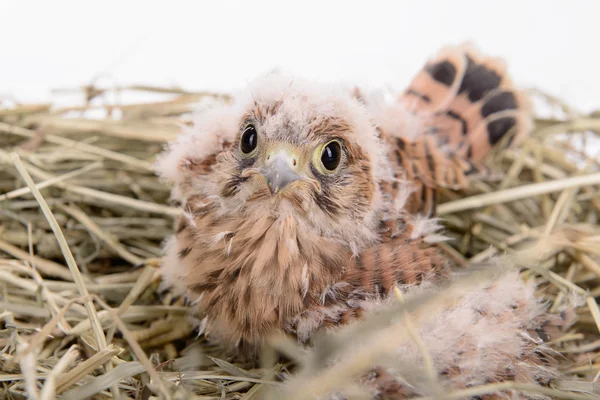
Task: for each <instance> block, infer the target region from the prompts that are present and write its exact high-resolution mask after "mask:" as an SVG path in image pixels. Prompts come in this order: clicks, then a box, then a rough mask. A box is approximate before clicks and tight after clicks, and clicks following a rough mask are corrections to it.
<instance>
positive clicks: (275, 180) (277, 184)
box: [260, 150, 302, 194]
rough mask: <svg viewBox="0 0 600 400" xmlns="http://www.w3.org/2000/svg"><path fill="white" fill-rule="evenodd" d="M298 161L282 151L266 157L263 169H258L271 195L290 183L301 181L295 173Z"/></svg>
mask: <svg viewBox="0 0 600 400" xmlns="http://www.w3.org/2000/svg"><path fill="white" fill-rule="evenodd" d="M297 166H298V160H297V158H296V157H295V156H294V155H291V154H289V153H288V152H286V151H284V150H280V151H279V152H278V153H275V154H271V155H270V156H269V157H267V160H266V162H265V167H264V168H261V169H260V172H261V173H262V175H263V176H264V177H265V178H266V179H267V183H268V185H269V189H270V190H271V194H276V193H278V192H279V191H280V190H282V189H283V188H285V187H286V186H287V185H289V184H290V183H292V182H294V181H297V180H299V179H302V177H301V176H300V175H298V172H297Z"/></svg>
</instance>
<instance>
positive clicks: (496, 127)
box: [158, 47, 539, 396]
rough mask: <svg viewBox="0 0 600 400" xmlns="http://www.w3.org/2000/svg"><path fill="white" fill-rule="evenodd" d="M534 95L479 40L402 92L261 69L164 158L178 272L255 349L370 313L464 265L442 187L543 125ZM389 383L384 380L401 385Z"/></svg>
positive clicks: (171, 255)
mask: <svg viewBox="0 0 600 400" xmlns="http://www.w3.org/2000/svg"><path fill="white" fill-rule="evenodd" d="M511 99H512V100H511ZM524 99H525V97H524V96H523V95H522V94H521V93H520V92H518V91H517V90H515V89H514V88H513V87H512V85H511V83H510V81H509V80H508V78H507V76H506V74H505V72H504V69H503V68H502V67H501V64H500V63H498V62H497V61H495V60H491V59H487V58H482V57H480V56H478V55H477V54H476V53H474V52H473V51H472V50H470V49H469V48H466V47H457V48H452V49H447V50H444V51H442V52H441V53H440V54H439V55H438V56H437V57H436V58H434V59H433V60H432V61H430V62H429V63H428V64H427V65H426V66H425V67H424V68H423V70H422V71H421V72H420V73H419V74H418V75H417V77H416V78H415V80H414V81H413V82H412V84H411V85H410V86H409V88H408V89H407V90H406V91H405V93H404V94H402V95H401V96H400V97H399V98H398V101H397V102H396V103H394V104H385V105H382V104H377V102H372V101H371V100H370V99H369V98H368V96H364V95H363V94H362V93H361V92H360V91H358V90H356V91H354V92H352V93H349V92H347V91H345V90H342V89H338V88H336V87H333V86H325V85H317V84H310V83H307V82H303V81H301V80H291V79H287V78H285V77H281V76H278V75H275V76H268V77H266V78H263V79H261V80H259V81H258V82H257V83H256V84H254V85H252V86H250V87H249V88H248V89H247V91H246V94H245V95H244V94H242V95H240V96H239V97H238V98H237V99H236V101H235V102H234V103H233V104H232V105H227V106H223V107H220V108H217V109H214V110H210V111H207V112H205V113H204V114H203V115H201V116H200V118H199V120H198V122H197V123H196V124H195V126H194V127H193V128H191V130H190V131H189V132H187V133H186V134H185V135H183V136H182V137H181V138H180V139H179V140H178V141H176V142H174V143H173V144H171V145H170V147H169V149H168V150H167V151H166V152H165V153H164V154H163V155H162V157H161V158H160V159H159V161H158V170H159V172H160V173H161V175H162V176H163V177H164V178H166V179H168V180H170V181H171V182H172V183H173V185H174V190H173V196H174V197H175V198H176V199H178V200H180V201H181V203H182V209H183V211H184V215H183V216H182V217H181V218H180V219H179V221H178V224H177V228H176V233H175V236H174V237H173V238H172V239H171V240H170V241H169V243H168V245H167V249H166V250H167V255H166V257H165V261H164V263H163V267H162V270H163V275H164V278H165V280H166V282H167V283H168V284H169V285H171V286H172V287H174V288H175V289H176V290H177V291H179V292H180V293H181V294H183V295H185V296H186V297H187V298H188V299H189V300H190V302H191V304H192V309H193V311H194V313H195V314H196V316H197V317H199V318H200V319H202V320H203V323H202V325H203V327H205V328H206V329H205V330H206V332H207V333H208V334H209V336H210V337H211V338H215V339H216V340H218V341H219V342H221V343H223V344H225V345H226V346H228V347H229V348H231V349H235V350H237V351H239V352H244V353H246V354H254V353H256V352H257V351H258V350H259V349H260V347H261V345H262V343H263V340H264V338H265V337H266V336H267V335H268V334H269V333H271V332H273V331H277V330H278V331H283V332H286V333H288V334H292V335H294V336H296V337H297V338H298V339H299V340H300V341H302V342H306V341H308V340H309V339H310V337H311V336H312V335H313V334H314V333H315V332H316V331H317V330H319V329H321V328H332V327H336V326H340V325H344V324H346V323H349V322H351V321H353V320H355V319H358V318H361V316H362V315H363V314H364V312H365V310H366V308H368V307H367V306H368V305H369V304H374V303H377V302H380V301H382V300H385V299H386V298H387V297H388V295H389V293H390V291H391V290H392V289H393V288H394V287H396V286H397V285H413V286H415V285H416V286H418V285H419V284H420V283H422V282H427V283H428V284H432V283H433V282H438V281H440V282H442V281H445V280H447V279H449V277H450V276H451V268H450V264H449V261H448V260H447V259H446V258H445V257H443V256H442V254H441V253H440V252H439V251H438V250H437V249H436V247H434V246H432V243H433V242H435V241H439V240H441V239H440V235H439V233H438V232H437V231H438V226H437V224H436V223H435V220H432V219H430V218H429V217H430V216H432V215H433V214H434V211H435V202H436V199H435V191H436V189H437V188H439V187H447V188H450V189H455V188H462V187H465V186H466V185H467V183H468V180H469V179H470V177H472V176H474V175H485V174H486V173H487V172H488V171H487V170H486V169H485V167H483V166H482V165H481V164H480V160H481V159H482V158H483V157H484V156H485V154H487V152H488V151H489V150H490V149H491V147H492V145H494V144H496V143H497V142H499V141H501V139H502V138H503V137H505V136H507V135H509V134H513V133H515V137H520V136H521V135H522V134H523V132H524V131H525V130H526V129H527V126H528V118H529V108H528V107H529V106H528V103H527V102H526V101H525V100H524ZM496 121H504V123H501V124H499V123H497V122H496ZM249 129H250V131H248V130H249ZM246 132H251V133H250V134H249V135H252V132H255V133H256V135H255V136H253V138H250V139H245V138H243V137H242V135H246ZM244 137H245V136H244ZM242 140H248V141H247V143H246V146H250V147H249V148H250V149H252V150H249V151H246V150H248V149H246V150H244V149H243V147H242V145H241V141H242ZM256 141H257V143H258V144H257V143H256ZM331 141H335V142H336V143H337V144H338V145H339V149H341V150H340V152H341V155H340V156H339V160H337V161H338V162H339V164H338V165H337V166H336V168H335V169H334V170H329V169H328V168H327V167H325V162H324V161H323V160H324V159H323V157H325V151H326V147H327V146H329V143H330V142H331ZM513 143H516V141H515V140H513ZM252 146H254V147H252ZM333 149H334V150H335V146H334V147H333ZM332 154H333V153H332ZM331 157H333V156H331ZM319 160H321V161H319ZM280 175H281V176H283V177H284V178H281V176H280ZM280 179H285V182H284V184H282V185H280V183H279V182H280ZM515 284H517V285H518V283H516V281H515ZM530 300H531V301H532V302H535V300H534V299H533V298H531V299H530ZM508 318H509V319H510V318H518V317H514V316H513V315H509V316H508ZM524 326H525V325H524ZM519 329H520V328H519ZM523 329H525V328H523ZM521 361H522V362H525V363H527V362H531V363H533V364H535V363H537V362H539V360H537V359H532V360H529V359H525V358H523V359H522V360H521ZM456 371H458V372H457V373H459V374H460V373H461V371H460V369H459V370H456ZM451 373H452V371H451V370H450V369H448V371H447V374H451ZM380 375H382V374H380ZM497 379H504V377H503V376H500V375H498V377H497ZM374 382H376V383H374V384H373V387H375V388H379V389H377V390H379V391H380V394H382V393H384V392H386V391H387V392H389V391H390V390H391V389H390V387H396V388H399V387H400V386H401V385H400V386H399V384H398V383H397V382H396V381H394V380H392V381H388V380H386V381H385V382H387V383H385V384H382V383H377V382H379V381H374ZM390 385H391V386H390ZM395 390H396V394H397V395H398V396H400V393H404V392H403V390H404V389H403V390H400V389H395ZM404 391H406V390H404Z"/></svg>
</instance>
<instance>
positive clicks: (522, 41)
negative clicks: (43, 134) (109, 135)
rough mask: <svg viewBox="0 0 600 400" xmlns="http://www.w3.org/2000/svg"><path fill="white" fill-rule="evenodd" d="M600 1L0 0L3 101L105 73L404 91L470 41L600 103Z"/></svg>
mask: <svg viewBox="0 0 600 400" xmlns="http://www.w3.org/2000/svg"><path fill="white" fill-rule="evenodd" d="M599 15H600V2H599V1H594V0H589V1H583V0H580V1H573V0H570V1H568V2H567V1H559V0H545V1H525V0H519V1H506V0H504V1H491V0H490V1H485V0H478V1H466V0H462V1H457V0H453V1H445V0H441V1H416V0H415V1H374V0H370V1H365V2H351V1H326V0H321V1H298V2H287V1H256V0H253V1H220V2H219V1H216V0H215V1H210V2H209V1H207V2H204V1H194V2H192V1H164V2H155V1H141V0H136V1H125V0H123V1H106V0H105V1H59V0H37V1H35V0H14V1H11V0H0V96H2V97H4V98H6V97H12V98H16V99H18V100H21V101H44V100H47V99H50V93H51V92H50V90H51V89H53V88H59V87H73V86H77V85H83V84H87V83H89V82H90V81H91V80H92V79H94V78H95V77H98V76H100V77H103V79H104V80H108V81H110V82H112V83H115V84H128V83H149V84H163V85H164V84H167V85H181V86H183V87H186V88H191V89H198V90H200V89H212V90H231V89H234V88H239V87H241V86H243V85H245V84H246V82H248V81H249V80H251V79H252V78H253V77H255V76H257V75H259V74H261V73H264V72H267V71H269V70H271V69H273V68H281V69H283V70H285V71H288V72H292V73H295V74H299V75H302V76H305V77H309V78H317V79H322V80H339V81H343V82H356V83H359V84H363V85H368V86H371V87H375V88H377V87H382V86H384V85H388V86H391V87H393V88H401V87H402V86H403V85H404V84H406V83H407V82H408V81H409V79H410V78H411V77H412V76H413V74H414V73H415V72H416V71H417V70H418V68H420V66H421V65H422V63H423V62H424V61H425V59H426V58H427V57H428V56H430V55H432V54H433V53H435V52H436V51H437V49H438V48H439V47H441V46H443V45H445V44H449V43H459V42H462V41H465V40H471V41H473V42H474V43H475V44H476V45H477V46H478V47H479V48H480V49H482V50H484V51H485V52H486V53H490V54H495V55H499V56H501V57H503V58H505V59H506V60H507V62H508V65H509V69H510V71H511V72H512V75H513V77H514V80H515V81H516V82H517V83H519V84H521V85H523V86H527V87H529V86H535V87H539V88H542V89H544V90H546V91H548V92H550V93H552V94H554V95H557V96H559V97H561V98H563V99H566V100H568V101H569V102H570V103H571V104H573V105H575V106H576V107H577V108H579V109H581V110H584V111H585V110H591V109H595V108H600V62H599V57H600V50H598V49H599V48H600V40H599V39H600V35H599V33H598V32H599V29H598V24H599V23H600V22H599V21H600V20H599V18H598V16H599Z"/></svg>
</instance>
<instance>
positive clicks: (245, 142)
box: [240, 125, 258, 154]
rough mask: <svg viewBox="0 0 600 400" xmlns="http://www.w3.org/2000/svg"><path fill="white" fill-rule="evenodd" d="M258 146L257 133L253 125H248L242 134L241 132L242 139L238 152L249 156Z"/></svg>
mask: <svg viewBox="0 0 600 400" xmlns="http://www.w3.org/2000/svg"><path fill="white" fill-rule="evenodd" d="M257 144H258V133H256V128H255V127H254V125H248V126H247V127H246V129H244V132H242V138H241V139H240V150H242V153H244V154H249V153H252V152H253V151H254V149H256V145H257Z"/></svg>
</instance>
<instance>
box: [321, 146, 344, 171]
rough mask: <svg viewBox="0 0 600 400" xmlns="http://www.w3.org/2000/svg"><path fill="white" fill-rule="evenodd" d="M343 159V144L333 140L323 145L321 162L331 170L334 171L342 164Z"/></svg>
mask: <svg viewBox="0 0 600 400" xmlns="http://www.w3.org/2000/svg"><path fill="white" fill-rule="evenodd" d="M341 160H342V146H341V145H340V142H338V141H337V140H332V141H331V142H329V143H327V144H326V145H325V146H323V150H322V151H321V163H322V164H323V167H325V169H326V170H327V171H329V172H333V171H335V170H336V168H337V167H338V166H339V165H340V161H341Z"/></svg>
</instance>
